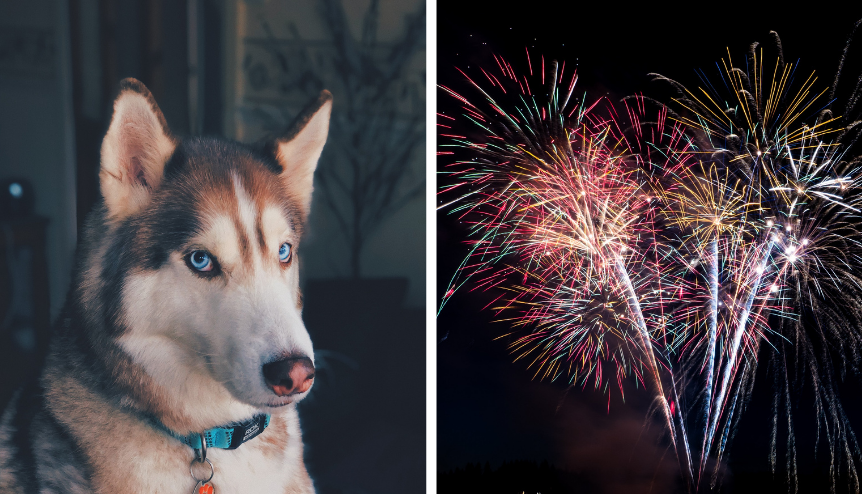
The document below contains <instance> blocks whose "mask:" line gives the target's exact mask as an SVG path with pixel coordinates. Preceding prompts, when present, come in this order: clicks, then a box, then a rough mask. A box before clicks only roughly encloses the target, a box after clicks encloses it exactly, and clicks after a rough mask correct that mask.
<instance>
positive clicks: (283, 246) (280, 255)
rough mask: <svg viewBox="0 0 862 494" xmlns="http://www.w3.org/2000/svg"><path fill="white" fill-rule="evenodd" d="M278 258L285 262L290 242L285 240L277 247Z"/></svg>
mask: <svg viewBox="0 0 862 494" xmlns="http://www.w3.org/2000/svg"><path fill="white" fill-rule="evenodd" d="M278 258H279V260H281V262H287V261H288V260H289V259H290V244H289V243H287V242H285V243H283V244H281V247H279V249H278Z"/></svg>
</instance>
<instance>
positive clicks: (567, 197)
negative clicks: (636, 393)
mask: <svg viewBox="0 0 862 494" xmlns="http://www.w3.org/2000/svg"><path fill="white" fill-rule="evenodd" d="M497 62H498V66H497V68H498V69H499V71H494V72H488V71H485V70H482V75H483V76H484V77H485V78H486V79H487V81H488V84H487V85H488V86H490V87H491V88H492V89H490V90H486V89H485V88H483V87H482V86H481V85H480V84H478V83H476V82H475V81H473V80H472V79H470V78H469V77H468V80H469V81H470V83H471V84H472V86H473V88H474V90H476V91H478V92H479V94H481V96H482V104H474V103H472V102H470V101H469V100H468V99H467V98H465V97H463V96H461V95H460V94H459V93H456V92H455V91H453V90H451V89H449V88H447V87H442V89H444V90H445V91H447V92H448V93H449V94H450V95H452V96H453V97H455V98H457V99H458V100H459V101H460V102H461V103H462V108H463V112H464V116H465V117H466V118H467V119H468V120H469V121H470V122H471V123H472V124H473V125H474V126H475V129H474V130H475V132H473V133H474V134H476V135H477V136H478V137H476V138H475V139H470V140H468V139H467V138H466V137H464V136H454V135H448V137H451V138H452V139H453V140H454V143H453V146H456V147H458V148H461V150H462V152H463V153H464V154H469V155H471V156H472V157H471V158H470V159H466V160H463V161H457V162H456V163H454V164H453V165H451V166H449V167H447V169H446V170H445V171H444V174H445V175H446V176H447V177H448V180H449V182H450V183H449V185H448V186H447V187H446V188H445V189H444V192H445V193H447V194H454V195H456V199H455V200H453V201H450V202H448V203H447V204H446V205H444V206H443V207H444V208H447V209H449V210H450V212H451V213H452V214H459V215H460V216H461V219H462V221H463V222H465V223H467V224H469V225H470V232H471V236H472V240H470V241H469V244H470V246H471V248H470V253H469V255H468V256H467V257H466V259H465V260H464V262H463V263H462V265H461V267H460V269H459V270H458V272H457V273H456V275H455V277H454V278H453V280H452V281H451V283H450V286H449V287H448V289H447V296H446V297H444V300H443V302H442V304H441V309H442V306H443V305H445V303H446V301H447V300H448V298H449V297H450V296H451V295H452V294H453V293H454V292H455V291H456V290H457V289H458V288H459V287H461V286H463V284H464V283H466V282H467V281H468V280H469V281H472V286H473V287H474V288H480V289H489V288H492V287H493V288H496V289H498V290H499V291H500V292H501V293H502V295H501V296H500V297H498V299H497V300H496V301H495V303H494V304H493V307H494V309H495V310H496V311H498V316H499V317H498V320H500V321H504V322H507V323H509V324H510V325H511V327H512V328H513V332H512V333H510V334H507V336H509V337H510V349H511V350H512V351H513V353H514V354H515V355H516V359H517V360H524V361H526V362H528V365H529V367H530V368H532V369H534V372H535V375H536V376H537V377H539V378H549V379H566V380H567V381H568V382H570V383H578V384H581V385H584V386H586V385H587V384H588V383H589V382H592V383H593V385H594V387H596V388H602V389H605V390H606V389H607V386H608V384H609V383H611V382H613V383H615V384H616V385H617V387H618V389H619V390H620V392H622V391H623V382H624V381H625V380H626V378H628V377H629V376H634V377H635V379H636V380H637V381H638V382H639V383H641V384H642V385H643V386H646V387H649V388H650V389H652V390H654V392H655V398H656V406H657V409H658V410H660V411H661V414H662V415H663V417H664V418H665V420H666V421H667V424H668V431H669V432H670V433H671V440H672V442H673V443H674V444H676V443H677V441H678V438H677V436H676V432H677V428H676V427H675V426H674V425H673V422H674V419H673V417H674V414H675V413H677V414H678V413H679V412H676V408H675V405H674V404H673V403H674V401H675V400H676V398H675V397H674V389H675V388H674V386H673V376H672V374H671V371H670V366H669V361H668V358H667V355H666V353H665V352H664V351H663V349H662V347H663V344H664V340H665V320H666V315H665V314H664V313H663V308H664V299H665V298H666V297H668V296H670V291H668V290H666V289H665V287H664V286H663V285H662V282H661V278H662V272H663V271H664V262H665V259H664V258H665V257H666V255H667V252H666V249H665V248H664V247H663V246H662V244H661V243H660V242H657V237H656V234H655V233H656V225H655V219H656V213H657V212H658V211H659V210H658V209H657V208H656V198H655V196H654V194H653V188H652V187H651V186H650V184H649V182H648V180H647V178H648V177H646V176H645V175H644V173H643V170H644V167H643V166H642V163H641V161H642V159H643V156H644V155H649V154H650V150H649V149H646V148H647V144H646V141H644V140H643V139H642V137H643V136H642V135H640V134H639V133H640V131H641V129H642V127H641V126H639V125H631V122H632V121H635V120H638V119H640V118H642V116H643V115H642V112H643V110H644V108H643V105H642V104H638V103H642V102H636V104H634V105H623V107H624V110H625V111H624V113H622V117H620V116H619V115H617V113H616V110H615V108H614V107H613V105H611V104H610V103H609V102H608V101H606V100H599V101H598V102H596V103H594V104H592V105H589V106H588V105H586V104H585V103H584V102H583V101H582V100H576V99H573V98H572V95H573V92H574V87H575V82H576V80H577V77H576V75H575V74H571V75H569V76H568V77H566V74H565V72H564V70H559V71H558V68H557V65H556V63H553V64H550V67H549V70H548V71H547V74H544V72H543V74H544V75H543V79H545V80H543V81H542V83H543V85H538V87H539V88H540V94H538V95H537V94H534V93H533V92H531V88H530V82H531V80H530V79H529V78H527V77H524V78H521V77H518V76H517V75H516V74H515V71H514V69H513V68H512V66H511V65H510V64H508V63H507V62H506V61H505V60H503V59H501V58H497ZM542 66H543V69H544V61H543V62H542ZM465 76H466V74H465ZM564 81H565V82H566V85H563V84H564ZM659 113H660V117H663V116H664V111H663V110H662V111H660V112H659ZM622 121H626V122H628V125H626V126H625V127H624V126H623V125H622V124H621V122H622ZM444 125H446V124H444ZM627 129H628V130H630V129H634V132H631V131H627ZM661 131H662V132H661V135H660V138H659V139H658V142H660V143H663V142H664V138H667V139H669V140H671V141H681V140H682V138H683V135H682V133H681V132H680V128H679V126H668V128H667V129H664V128H662V129H661ZM444 135H445V134H444ZM636 148H637V149H636ZM686 156H688V155H687V154H685V153H678V154H677V155H675V156H674V157H669V158H667V159H666V160H664V161H662V164H663V165H665V166H667V167H668V168H672V167H673V166H680V163H679V162H680V157H686ZM669 162H672V165H673V166H670V165H671V163H669ZM679 439H680V440H682V441H683V442H684V441H685V438H684V437H680V438H679ZM686 450H687V448H686Z"/></svg>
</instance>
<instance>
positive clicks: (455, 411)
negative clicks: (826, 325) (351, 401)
mask: <svg viewBox="0 0 862 494" xmlns="http://www.w3.org/2000/svg"><path fill="white" fill-rule="evenodd" d="M821 5H822V6H821ZM845 5H847V6H850V5H851V3H849V2H848V3H846V4H845ZM860 18H862V6H860V5H859V4H855V5H853V6H852V7H846V8H835V7H833V6H828V5H826V3H822V4H817V3H815V4H809V6H808V7H806V8H804V9H798V8H790V7H789V4H784V5H780V4H778V5H757V6H753V5H750V4H748V3H720V2H714V3H696V4H695V3H690V4H686V5H683V6H675V5H669V4H662V6H657V4H653V5H649V4H646V3H642V4H641V5H640V6H636V7H633V6H628V5H621V4H617V3H613V2H594V3H589V4H587V3H582V2H539V1H530V2H517V3H505V2H464V1H460V2H454V1H450V0H440V1H439V2H438V14H437V19H438V21H437V22H438V30H437V33H438V34H437V42H438V60H437V67H438V69H437V70H438V84H441V85H445V86H448V87H451V88H453V89H455V90H456V91H458V92H459V93H461V94H463V95H465V96H468V97H469V98H477V94H476V93H475V91H471V90H470V87H469V86H468V84H467V83H466V82H465V79H464V77H463V76H462V75H461V74H459V73H458V72H457V71H456V70H455V68H456V67H457V68H460V69H462V70H464V71H465V72H466V73H468V74H470V75H476V74H477V73H478V74H481V72H479V71H478V67H480V66H481V67H485V68H486V69H487V68H489V67H495V65H496V64H495V62H494V61H493V58H492V57H491V54H492V53H496V54H498V55H502V56H504V57H505V58H506V59H507V60H509V62H511V63H512V64H513V65H514V66H515V69H516V71H520V73H522V74H523V73H525V72H526V70H527V68H526V54H525V47H529V49H530V56H531V57H532V60H533V64H534V65H533V66H534V68H535V67H536V64H537V63H538V62H537V61H538V60H539V59H540V58H539V57H540V56H542V55H544V57H545V60H546V61H549V60H552V59H557V60H559V61H560V62H561V63H562V61H563V60H565V61H566V64H567V71H570V70H571V69H570V67H572V64H575V63H576V64H578V73H579V81H578V87H579V91H580V92H584V91H586V92H587V94H588V99H590V98H595V97H597V96H600V95H605V94H607V95H608V96H609V97H610V98H611V99H612V100H614V101H616V100H619V99H620V98H621V97H623V96H626V95H629V94H633V93H638V92H643V93H645V94H647V95H656V96H661V95H660V94H659V92H660V88H658V86H657V83H654V82H650V80H651V78H650V77H648V76H647V74H648V73H649V72H657V73H661V74H663V75H666V76H668V77H671V78H673V79H676V80H678V81H680V82H682V83H684V84H686V85H687V86H690V87H698V85H699V78H698V76H697V74H696V73H695V69H702V70H704V71H705V72H706V73H707V74H708V75H709V76H710V77H717V76H718V75H717V69H716V65H715V64H716V62H719V61H720V59H721V58H726V57H727V50H728V49H729V50H730V54H731V57H732V58H733V60H734V61H735V62H736V63H737V64H742V63H743V60H744V56H745V54H746V51H747V49H748V46H749V45H750V44H751V43H752V42H754V41H760V42H761V43H763V44H764V45H766V44H768V42H769V35H768V33H769V31H770V30H775V31H777V32H778V33H779V35H780V36H781V40H782V43H783V47H784V54H785V58H786V60H787V61H791V62H796V61H797V60H799V62H800V70H801V71H802V72H803V73H805V74H806V75H807V74H808V73H809V72H811V71H812V70H813V71H815V72H816V74H817V76H818V81H817V84H816V85H815V87H819V88H826V87H827V86H829V85H830V84H831V83H832V80H833V77H834V74H835V71H836V69H837V67H838V61H839V58H840V55H841V51H842V49H843V47H844V44H845V41H846V39H847V37H848V35H849V34H850V32H851V30H852V28H853V25H854V23H855V22H856V21H857V20H858V19H860ZM858 37H862V32H857V38H858ZM859 41H860V40H858V39H857V44H855V45H853V48H851V51H850V53H849V55H848V60H849V65H848V67H847V69H846V72H845V76H844V77H843V86H842V85H840V86H839V97H840V96H842V92H841V91H840V89H842V88H843V89H848V86H851V87H852V83H853V82H855V79H856V77H858V76H859V74H860V67H862V43H860V42H859ZM854 50H855V51H854ZM567 79H568V78H567ZM576 92H577V91H576ZM438 111H439V112H441V113H444V114H447V115H451V116H455V117H458V116H459V115H461V112H460V106H459V105H458V104H457V101H456V100H455V99H454V98H452V97H450V96H449V95H448V94H446V93H445V92H443V91H438ZM439 121H440V122H443V121H444V120H443V119H439ZM447 123H449V122H447ZM455 125H456V127H455V128H456V129H457V130H462V131H465V129H469V127H468V126H467V125H466V124H465V123H464V121H463V120H460V121H459V122H458V123H456V124H455ZM454 133H456V134H458V133H459V132H457V131H456V132H454ZM462 135H463V134H462ZM445 142H447V139H446V138H439V139H438V143H445ZM451 161H452V157H451V156H445V155H444V156H441V157H440V158H439V159H438V167H440V166H443V165H445V164H448V163H450V162H451ZM440 185H442V183H441V184H440ZM439 199H440V201H439V202H440V203H442V202H443V199H444V197H441V198H439ZM446 199H452V198H446ZM465 238H466V229H465V228H464V227H463V226H462V225H460V224H459V221H458V219H457V217H456V216H455V215H449V214H447V211H446V210H441V211H440V212H439V213H438V232H437V242H438V265H437V266H438V279H437V285H438V293H437V297H438V300H440V298H441V297H442V295H443V291H444V290H445V289H446V287H447V286H448V282H449V280H450V278H451V276H452V274H453V273H454V271H455V269H456V268H457V266H458V263H459V262H460V261H461V260H462V259H463V257H464V256H465V255H466V252H467V249H466V246H465V245H464V243H463V240H464V239H465ZM494 296H495V294H493V293H483V292H469V291H468V290H462V291H460V292H458V293H457V294H456V295H455V296H454V297H453V298H452V300H451V301H450V302H449V303H448V305H447V306H446V307H445V308H444V309H443V311H442V312H441V313H440V314H439V316H438V319H437V336H438V338H437V341H438V343H437V352H438V361H437V365H438V370H437V372H438V390H437V393H438V395H437V396H438V398H437V400H438V427H437V431H438V470H439V471H440V472H451V471H453V470H454V469H456V468H464V467H465V465H467V464H468V463H474V464H475V463H478V464H480V465H485V464H486V463H487V464H488V467H490V469H492V470H493V469H497V468H500V466H501V465H502V464H503V462H511V461H514V460H533V461H537V462H540V461H543V460H547V461H548V462H549V463H550V464H552V465H554V466H556V467H557V468H559V469H562V470H567V471H572V472H576V473H578V474H579V475H580V476H579V477H578V478H579V479H580V480H579V481H578V482H580V483H579V484H578V486H579V487H581V488H583V492H631V493H637V492H672V491H675V490H678V489H679V483H678V475H677V468H678V467H677V464H676V459H675V456H674V453H673V451H670V450H668V449H667V448H666V446H664V444H665V442H666V441H663V440H662V437H661V436H662V430H661V426H660V425H659V424H658V423H657V422H656V421H654V420H650V419H649V418H648V414H649V409H650V402H649V396H648V394H646V393H643V392H642V390H641V389H636V388H635V387H634V386H633V385H631V384H632V383H631V382H630V383H628V384H629V385H630V386H628V387H627V388H626V395H625V400H623V399H622V398H621V397H620V393H619V391H618V390H614V389H613V387H612V388H611V391H610V393H606V392H601V391H597V390H593V389H580V388H575V389H572V388H568V387H567V386H566V385H565V384H564V383H548V382H539V381H538V380H533V379H531V378H532V374H531V373H530V371H529V370H527V369H526V364H525V363H521V362H518V363H512V357H511V356H510V355H509V354H508V352H507V350H506V341H505V339H501V340H495V338H496V337H498V336H500V335H501V334H503V333H505V332H506V330H507V329H508V327H507V326H506V325H505V323H493V322H492V319H493V314H492V313H491V312H490V311H483V310H481V308H482V307H483V306H485V305H486V304H487V303H488V302H490V301H491V300H492V299H493V298H494ZM761 357H763V356H761ZM761 361H762V363H763V364H764V365H761V366H760V367H761V369H760V371H759V373H758V376H757V381H756V383H755V391H754V395H753V398H752V401H751V403H750V405H749V409H748V411H747V412H746V413H745V415H744V417H743V419H742V421H741V423H740V428H739V430H738V432H737V435H736V438H735V440H734V442H733V443H732V444H731V447H730V452H729V463H728V464H727V466H726V474H725V476H724V481H723V484H722V491H723V492H773V491H774V492H787V486H786V484H785V483H784V481H783V479H784V471H783V462H784V458H783V457H781V456H779V458H778V465H777V471H776V474H775V475H773V474H772V473H771V466H770V463H769V459H768V451H769V430H770V428H771V426H772V424H771V397H772V389H771V386H772V380H771V378H768V376H767V375H766V373H765V372H764V370H765V367H766V365H765V363H766V359H765V358H761ZM841 391H842V398H843V402H844V404H845V406H846V408H847V411H848V414H849V416H850V421H851V424H852V425H853V426H854V428H855V430H857V431H862V399H860V398H858V397H857V396H858V395H859V394H860V393H859V391H860V381H859V380H857V379H853V378H851V379H849V380H848V381H847V382H846V383H845V384H844V385H843V388H842V390H841ZM803 396H804V393H803ZM797 406H798V409H797V410H796V412H795V413H796V419H797V422H796V425H797V451H798V453H799V458H798V466H799V471H800V476H799V481H800V492H819V491H825V490H826V489H828V488H829V482H828V465H829V456H828V451H827V449H826V448H825V447H824V444H823V442H822V439H821V443H820V444H819V447H815V446H816V433H817V430H816V425H815V421H814V415H813V412H812V407H811V402H810V400H804V399H802V400H800V403H797ZM815 451H816V455H815ZM447 485H448V484H447ZM510 487H511V488H513V489H514V488H515V487H517V486H514V485H512V486H510ZM843 488H844V487H843V486H839V489H838V491H839V492H841V491H842V489H843ZM517 489H518V492H520V490H521V487H517ZM441 492H443V490H441ZM579 492H580V490H579Z"/></svg>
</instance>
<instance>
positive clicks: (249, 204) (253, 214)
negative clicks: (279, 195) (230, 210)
mask: <svg viewBox="0 0 862 494" xmlns="http://www.w3.org/2000/svg"><path fill="white" fill-rule="evenodd" d="M231 181H232V182H233V193H234V196H235V197H236V205H237V213H238V214H237V218H238V221H239V225H237V228H238V229H239V230H240V231H242V233H243V235H241V236H240V250H241V251H242V252H243V254H244V255H246V256H248V257H249V258H255V257H257V256H255V255H254V254H255V253H254V252H252V249H254V247H253V245H252V243H251V242H250V241H249V239H252V238H254V237H255V223H256V222H257V221H256V219H257V208H256V207H255V203H254V201H253V200H252V199H251V196H249V194H248V192H246V190H245V187H243V184H242V181H241V180H240V178H239V176H238V175H237V174H236V173H232V174H231Z"/></svg>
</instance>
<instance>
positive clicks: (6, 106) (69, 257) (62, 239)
mask: <svg viewBox="0 0 862 494" xmlns="http://www.w3.org/2000/svg"><path fill="white" fill-rule="evenodd" d="M73 118H74V117H73V112H72V81H71V64H70V49H69V5H68V2H67V0H28V1H27V2H11V1H5V2H0V178H6V177H20V178H24V179H27V180H29V181H30V182H31V183H32V184H33V188H34V189H35V197H36V208H35V209H36V214H39V215H42V216H45V217H47V218H48V219H49V220H50V223H49V225H48V232H47V234H48V235H47V236H48V239H47V248H46V252H47V257H48V259H47V263H48V269H49V284H50V306H51V316H52V319H53V318H54V317H55V316H56V315H57V313H58V312H59V310H60V309H61V307H62V304H63V301H64V300H65V298H66V291H67V289H68V286H69V279H70V274H71V271H72V263H73V257H74V250H75V242H76V238H77V236H76V212H75V201H76V194H75V170H76V169H75V140H74V128H73Z"/></svg>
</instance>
